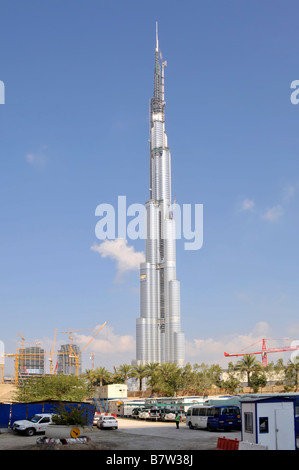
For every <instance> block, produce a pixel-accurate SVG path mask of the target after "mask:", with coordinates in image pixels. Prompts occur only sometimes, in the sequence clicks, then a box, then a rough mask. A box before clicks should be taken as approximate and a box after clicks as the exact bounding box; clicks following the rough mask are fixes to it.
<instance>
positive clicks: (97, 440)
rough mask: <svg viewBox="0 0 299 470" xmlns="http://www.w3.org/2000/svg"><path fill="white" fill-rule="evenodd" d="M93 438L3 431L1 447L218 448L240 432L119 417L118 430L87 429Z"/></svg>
mask: <svg viewBox="0 0 299 470" xmlns="http://www.w3.org/2000/svg"><path fill="white" fill-rule="evenodd" d="M84 435H86V436H87V437H89V438H90V440H89V441H88V442H87V443H83V444H65V445H63V444H38V443H37V441H38V440H40V439H39V438H42V437H44V436H43V435H40V436H38V435H35V436H32V437H26V436H22V435H18V434H15V433H11V432H9V433H3V434H0V451H1V450H37V451H38V450H105V451H128V450H132V451H147V450H159V451H163V450H164V451H176V452H180V451H187V450H189V451H190V450H196V451H197V450H216V447H217V440H218V437H223V436H226V437H227V438H229V439H235V438H237V439H240V437H241V433H240V432H238V431H236V432H235V431H231V432H208V431H205V430H191V429H189V428H188V427H187V426H186V425H185V423H181V424H180V428H179V429H176V426H175V423H172V422H170V423H164V422H148V421H139V420H133V419H119V429H118V430H110V429H105V430H100V429H98V428H97V427H92V428H88V429H86V432H84Z"/></svg>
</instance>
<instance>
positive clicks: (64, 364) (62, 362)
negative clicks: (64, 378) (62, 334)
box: [56, 344, 82, 375]
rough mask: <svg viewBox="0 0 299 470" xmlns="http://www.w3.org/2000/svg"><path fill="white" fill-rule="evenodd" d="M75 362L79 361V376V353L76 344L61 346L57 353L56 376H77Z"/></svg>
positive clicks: (80, 369) (80, 363) (80, 371)
mask: <svg viewBox="0 0 299 470" xmlns="http://www.w3.org/2000/svg"><path fill="white" fill-rule="evenodd" d="M76 361H79V370H78V373H79V375H80V374H81V373H82V361H81V351H80V348H79V346H77V345H76V344H63V345H62V346H61V347H60V349H59V350H58V352H57V371H56V373H57V374H65V375H72V374H74V375H77V370H76Z"/></svg>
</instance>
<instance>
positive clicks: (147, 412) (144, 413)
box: [138, 408, 151, 419]
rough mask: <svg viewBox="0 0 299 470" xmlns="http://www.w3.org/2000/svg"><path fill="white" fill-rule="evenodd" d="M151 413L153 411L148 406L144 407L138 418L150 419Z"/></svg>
mask: <svg viewBox="0 0 299 470" xmlns="http://www.w3.org/2000/svg"><path fill="white" fill-rule="evenodd" d="M150 413H151V412H150V410H149V409H148V408H143V409H142V410H140V411H139V413H138V418H141V419H148V418H149V417H150Z"/></svg>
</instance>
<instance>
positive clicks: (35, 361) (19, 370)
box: [0, 322, 107, 400]
mask: <svg viewBox="0 0 299 470" xmlns="http://www.w3.org/2000/svg"><path fill="white" fill-rule="evenodd" d="M106 324H107V322H105V323H103V324H102V325H101V326H100V327H99V328H97V329H82V330H71V329H69V330H68V331H61V332H60V333H62V334H67V335H68V343H66V344H62V345H61V346H60V349H58V350H57V351H56V350H55V347H56V339H57V330H58V328H55V333H54V339H53V343H52V347H51V349H50V351H49V352H47V351H46V350H45V349H43V348H42V347H41V346H38V344H41V343H40V342H38V341H37V342H35V343H36V344H35V346H29V347H26V346H25V342H26V340H25V338H24V336H23V335H22V334H21V333H19V332H17V333H18V335H19V337H20V338H21V340H20V341H21V347H20V348H17V350H16V352H14V353H8V352H6V351H4V346H3V343H2V342H1V341H0V364H1V369H0V383H1V384H4V383H5V382H6V383H11V382H13V383H14V386H15V387H17V386H18V385H19V383H20V382H21V381H22V380H23V379H24V378H28V377H37V376H43V375H47V374H51V375H53V374H65V375H76V376H79V375H80V374H81V373H82V353H83V352H84V351H85V350H86V349H87V347H88V346H89V345H90V344H91V342H92V341H93V340H94V339H95V337H96V336H97V335H98V334H99V333H100V331H101V330H102V329H103V328H104V327H105V325H106ZM82 331H92V332H93V334H92V335H91V337H90V339H89V340H88V341H87V342H86V344H85V345H84V346H83V347H82V348H81V349H80V348H79V346H78V345H77V344H75V343H74V338H73V336H72V334H73V333H78V332H82ZM1 344H2V346H1ZM1 348H2V349H3V350H1ZM90 356H91V358H92V357H94V353H91V355H90ZM55 357H56V361H55V359H54V358H55ZM6 359H12V360H14V379H13V380H12V379H11V377H10V376H6V375H5V364H6ZM47 362H48V363H49V371H48V370H47V366H46V364H47ZM92 364H93V362H92ZM92 367H93V365H92ZM0 400H1V396H0Z"/></svg>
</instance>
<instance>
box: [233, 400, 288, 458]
mask: <svg viewBox="0 0 299 470" xmlns="http://www.w3.org/2000/svg"><path fill="white" fill-rule="evenodd" d="M241 415H242V438H241V440H242V441H243V442H245V443H246V442H248V443H249V444H250V445H253V446H254V445H260V446H263V447H265V448H266V449H267V450H295V449H296V432H295V399H294V398H290V397H283V396H273V397H265V398H244V399H242V400H241Z"/></svg>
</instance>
